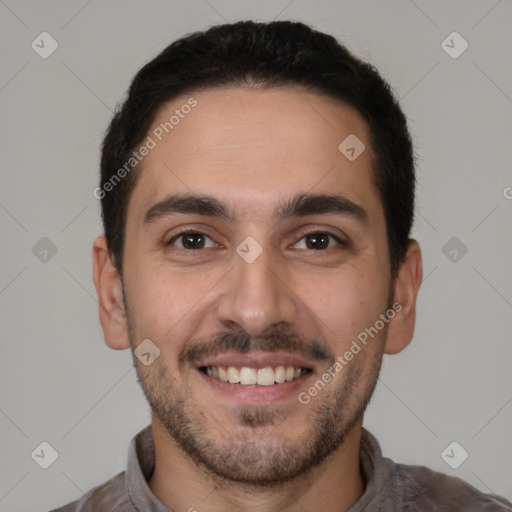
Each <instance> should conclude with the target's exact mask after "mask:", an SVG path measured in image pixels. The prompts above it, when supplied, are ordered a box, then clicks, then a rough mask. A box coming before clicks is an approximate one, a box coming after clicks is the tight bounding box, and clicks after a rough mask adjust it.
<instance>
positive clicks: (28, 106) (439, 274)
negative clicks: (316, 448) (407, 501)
mask: <svg viewBox="0 0 512 512" xmlns="http://www.w3.org/2000/svg"><path fill="white" fill-rule="evenodd" d="M248 18H252V19H256V20H272V19H294V20H301V21H304V22H306V23H309V24H312V25H313V26H315V27H316V28H318V29H321V30H323V31H326V32H328V33H331V34H333V35H334V36H336V37H337V38H339V39H340V40H341V41H342V42H344V43H345V44H346V45H347V46H348V47H349V48H350V49H351V50H353V51H354V52H355V53H356V54H357V55H359V56H360V57H362V58H364V59H367V60H369V61H371V62H372V63H373V64H375V65H376V66H377V67H378V68H379V69H380V70H381V72H382V73H383V75H384V76H385V77H386V78H387V79H388V80H389V81H390V82H391V84H392V85H393V87H394V88H395V89H396V91H397V93H398V95H399V97H400V99H401V103H402V106H403V108H404V110H405V112H406V114H407V116H408V118H409V120H410V128H411V130H412V133H413V136H414V140H415V145H416V151H417V155H418V179H419V186H418V190H417V212H416V214H417V218H416V222H415V227H414V233H413V236H414V237H415V238H417V239H418V240H419V242H420V244H421V245H422V248H423V258H424V271H425V274H424V275H425V279H424V282H423V284H422V287H421V290H420V294H419V303H418V312H417V329H416V335H415V338H414V340H413V343H412V344H411V345H410V347H409V348H407V349H406V350H405V352H403V353H401V354H399V355H396V356H386V359H385V363H384V368H383V372H382V375H381V379H380V384H379V386H378V389H377V391H376V394H375V396H374V399H373V401H372V404H371V406H370V408H369V411H368V413H367V416H366V419H365V425H366V427H367V428H369V429H370V430H371V431H372V432H373V433H375V434H376V436H377V437H378V439H379V440H380V442H381V444H382V447H383V451H384V453H385V454H386V455H387V456H389V457H391V458H393V459H395V460H396V461H400V462H403V463H409V464H410V463H416V464H424V465H427V466H430V467H431V468H434V469H436V470H439V471H443V472H445V473H448V474H451V475H456V476H460V477H462V478H464V479H465V480H467V481H469V482H470V483H471V484H473V485H474V486H476V487H477V488H479V489H481V490H483V491H485V492H495V493H498V494H502V495H504V496H506V497H507V498H508V499H512V463H511V461H512V442H511V440H510V432H511V426H512V376H511V375H512V363H511V361H512V343H511V337H512V336H511V332H512V314H511V313H512V273H511V270H510V268H511V261H512V240H511V236H510V234H511V221H512V200H510V199H507V198H506V197H505V196H506V195H507V191H508V195H509V197H510V196H512V189H510V188H509V189H507V187H512V173H511V160H512V157H511V142H512V141H511V133H512V99H511V98H512V71H511V64H510V63H511V62H512V54H511V48H512V31H511V30H510V27H511V25H512V2H510V1H508V0H504V1H503V0H502V1H495V0H493V1H484V0H479V1H477V0H471V1H468V0H459V1H451V2H444V1H441V0H439V1H431V2H428V1H425V0H415V1H414V2H413V1H408V0H386V1H377V0H375V1H360V0H353V1H348V0H346V1H334V0H320V1H314V2H313V1H306V0H294V1H291V2H290V0H279V1H276V0H274V1H268V0H266V1H259V2H258V4H257V5H256V3H255V2H252V1H251V2H249V1H243V2H241V1H236V0H208V1H206V0H191V1H184V0H180V1H156V0H155V1H150V2H142V1H138V2H136V1H120V0H118V1H111V2H100V1H99V0H92V1H89V2H87V1H84V0H77V1H60V2H57V1H55V2H36V1H27V0H25V1H17V2H15V1H14V0H5V1H0V33H1V34H2V36H3V41H2V50H1V54H2V55H1V59H2V62H1V71H0V108H1V119H2V133H1V144H2V145H1V153H0V154H1V161H2V164H1V177H2V186H1V189H0V227H1V234H2V264H1V266H0V308H1V317H0V319H1V320H0V321H1V336H2V345H1V347H2V351H1V358H0V361H1V363H0V364H1V383H0V430H1V437H0V450H1V456H0V460H1V470H0V510H2V511H4V512H5V511H44V510H49V509H51V508H53V507H56V506H57V505H62V504H64V503H67V502H68V501H71V500H72V499H77V498H79V497H80V496H81V495H82V494H83V493H84V492H85V491H87V490H89V489H90V488H91V487H93V486H95V485H98V484H100V483H102V482H104V481H105V480H106V479H108V478H110V477H112V476H114V475H115V474H116V473H118V472H119V471H121V470H122V469H124V468H125V465H126V451H127V447H128V443H129V440H130V439H131V438H132V436H133V435H134V434H135V433H136V432H138V431H139V430H140V429H141V428H143V427H144V426H145V425H147V424H148V423H149V412H148V407H147V405H146V402H145V400H144V397H143V395H142V392H141V391H140V389H139V387H138V385H137V383H136V376H135V370H134V369H133V367H132V365H131V356H130V353H129V352H128V351H124V352H115V351H112V350H110V349H108V348H107V347H106V345H105V344H104V342H103V335H102V331H101V328H100V325H99V321H98V314H97V309H98V306H97V302H96V297H95V291H94V286H93V281H92V272H91V268H92V262H91V244H92V242H93V239H94V238H95V237H96V236H97V235H98V234H100V232H101V225H100V213H99V212H100V210H99V202H98V201H97V200H96V199H95V198H94V197H93V195H92V191H93V189H94V187H95V186H97V179H98V161H99V144H100V141H101V138H102V133H103V131H104V129H105V128H106V126H107V123H108V121H109V119H110V117H111V115H112V112H111V111H112V109H113V108H114V105H115V104H116V102H117V101H119V100H120V99H121V98H122V97H123V94H124V93H125V91H126V89H127V87H128V84H129V82H130V80H131V78H132V77H133V75H134V74H135V72H136V71H137V70H138V69H139V68H140V67H141V66H142V65H143V64H145V63H146V62H147V61H148V60H150V59H151V58H153V57H154V56H155V55H156V54H157V53H158V52H159V51H160V50H162V49H163V48H164V47H165V46H167V45H168V44H169V43H170V42H171V41H172V40H174V39H176V38H177V37H179V36H181V35H183V34H185V33H188V32H190V31H194V30H198V29H204V28H206V27H208V26H210V25H212V24H216V23H220V22H223V21H224V20H227V21H235V20H238V19H248ZM43 31H47V32H49V33H50V34H51V35H52V36H53V37H54V38H55V39H56V40H57V42H58V44H59V47H58V49H57V51H56V52H55V53H54V54H52V55H51V56H50V57H49V58H48V59H46V60H44V59H42V58H41V57H39V55H38V54H36V53H35V51H33V50H32V48H31V42H32V41H33V40H34V39H35V38H36V37H37V36H38V35H39V34H40V33H41V32H43ZM453 31H457V32H459V33H460V34H461V35H462V36H463V38H464V39H465V40H466V41H467V42H468V43H469V48H468V49H467V51H466V52H465V53H463V54H462V55H461V56H460V57H459V58H457V59H453V58H451V57H450V56H449V55H448V54H447V53H446V52H445V51H444V50H443V49H442V47H441V42H442V41H443V40H444V39H445V38H446V37H447V36H448V35H449V34H450V33H452V32H453ZM454 236H455V237H457V238H459V239H460V240H461V241H462V242H463V243H464V244H465V245H466V246H467V248H468V252H467V254H466V255H465V256H464V257H463V258H461V259H460V260H459V261H458V262H456V263H454V262H452V261H450V260H449V259H448V258H447V256H445V254H443V252H442V248H443V246H444V245H445V244H446V243H447V242H448V240H450V239H451V238H452V237H454ZM42 237H48V238H49V239H50V240H51V241H52V242H53V243H54V244H55V245H56V246H57V248H58V252H57V254H56V255H55V256H53V257H52V258H51V259H49V261H47V262H46V263H43V262H41V261H40V260H39V259H38V258H36V256H35V255H34V254H33V253H32V247H33V246H34V245H35V244H36V243H37V242H38V240H40V239H41V238H42ZM42 441H47V442H49V443H50V444H51V445H52V446H53V447H54V448H55V449H56V450H57V451H58V453H59V457H58V459H57V460H56V461H55V463H54V464H53V465H51V466H50V467H49V468H48V469H46V470H43V469H41V468H40V467H39V466H38V465H37V464H36V463H35V462H34V461H33V460H32V458H31V456H30V454H31V453H32V451H33V450H34V449H35V448H36V447H37V446H38V445H39V444H40V443H41V442H42ZM452 441H457V442H458V443H460V444H461V445H462V446H463V447H464V448H465V449H466V450H467V451H468V452H469V458H468V459H467V460H466V461H465V462H464V463H463V464H462V465H461V466H460V467H459V468H458V469H456V470H453V469H451V468H450V467H449V466H448V465H447V464H446V463H445V462H444V461H443V460H442V458H441V456H440V454H441V452H442V451H443V450H444V448H445V447H446V446H448V445H449V443H451V442H452Z"/></svg>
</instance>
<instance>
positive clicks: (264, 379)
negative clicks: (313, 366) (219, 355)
mask: <svg viewBox="0 0 512 512" xmlns="http://www.w3.org/2000/svg"><path fill="white" fill-rule="evenodd" d="M306 371H307V370H305V369H303V368H301V367H300V366H276V367H274V368H272V367H271V366H266V367H265V368H259V369H258V368H248V367H247V366H242V367H241V368H238V367H236V366H228V367H226V366H207V367H206V374H207V375H209V376H210V377H214V378H216V379H220V380H221V381H223V382H230V383H231V384H243V385H250V384H259V385H260V386H271V385H272V384H274V383H275V382H277V383H282V382H285V381H291V380H293V379H296V378H298V377H300V376H301V375H302V374H303V373H304V372H306Z"/></svg>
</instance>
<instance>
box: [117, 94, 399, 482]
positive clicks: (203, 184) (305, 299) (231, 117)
mask: <svg viewBox="0 0 512 512" xmlns="http://www.w3.org/2000/svg"><path fill="white" fill-rule="evenodd" d="M192 96H193V97H194V98H195V99H196V100H197V106H195V107H194V108H193V109H191V111H190V113H188V114H187V115H186V116H184V117H183V118H182V119H180V121H179V124H176V125H175V126H174V128H173V129H172V131H170V132H169V133H168V134H165V132H164V133H163V136H162V140H161V141H159V140H158V138H157V137H155V136H154V135H152V131H153V130H154V129H155V128H157V127H158V126H159V125H160V123H165V122H166V121H168V120H169V118H170V117H171V116H172V115H173V114H174V111H175V110H176V109H180V107H181V106H182V105H184V104H185V103H187V99H188V96H187V97H182V98H179V99H177V100H175V101H173V102H172V103H169V104H167V105H165V106H164V107H163V108H162V109H161V110H160V112H159V114H158V116H157V118H156V120H155V122H154V125H153V127H152V129H151V131H150V132H149V133H148V134H149V135H151V136H152V138H153V139H154V140H155V142H157V145H156V147H155V148H153V149H151V151H150V152H149V154H148V155H147V156H146V157H145V159H144V161H143V168H142V171H141V172H142V174H141V176H140V177H139V180H138V183H137V185H136V187H135V189H134V191H133V194H132V196H131V199H130V203H129V208H128V216H127V225H126V239H125V251H124V261H123V269H124V275H123V277H124V284H125V299H126V307H127V314H128V323H129V327H130V329H129V331H130V341H131V344H132V348H135V347H136V346H137V345H138V344H140V343H141V342H142V341H143V340H145V339H150V340H151V341H152V343H154V344H155V345H156V346H158V348H159V350H160V356H159V357H158V358H157V359H155V361H154V362H153V363H151V364H150V365H148V366H145V365H143V364H142V363H141V362H140V361H138V360H137V359H134V362H135V363H136V367H137V372H138V376H139V380H140V382H141V385H142V387H143V389H144V392H145V394H146V396H147V398H148V401H149V402H150V404H151V407H152V410H153V413H154V415H155V416H156V418H157V419H158V421H159V422H161V424H162V426H163V427H164V428H165V429H166V430H167V431H168V433H169V434H170V436H171V438H172V439H174V440H175V441H176V442H177V443H178V444H179V445H180V446H181V448H182V449H183V450H184V451H185V452H186V453H187V454H188V455H189V456H191V457H192V458H193V460H194V461H195V462H197V463H199V464H200V465H202V466H203V467H206V468H207V469H209V470H210V471H212V472H213V473H214V474H217V475H220V476H222V477H226V478H228V479H232V480H237V481H245V482H252V483H256V484H265V483H269V482H271V481H274V482H277V481H283V480H286V479H288V478H291V477H293V476H295V475H297V474H300V473H301V472H304V471H305V470H307V469H309V468H311V467H312V466H315V465H317V464H318V463H319V462H320V461H322V460H323V459H324V458H325V457H326V456H327V455H328V454H329V453H331V452H332V451H333V450H335V449H336V448H337V447H338V446H339V445H340V443H341V442H342V440H343V438H344V435H345V433H346V432H347V430H348V429H350V427H351V426H353V425H354V424H355V422H356V421H357V420H358V419H360V417H361V415H362V412H363V410H364V407H365V405H366V403H367V401H368V400H369V397H370V396H371V393H372V391H373V388H374V385H375V382H376V380H377V376H378V372H379V369H380V363H381V358H382V353H383V345H384V341H385V338H386V328H383V329H381V330H380V331H379V332H378V334H377V335H375V336H374V337H373V338H368V340H369V342H368V343H367V345H366V346H363V345H362V344H361V343H359V345H361V347H362V349H361V351H359V352H358V353H357V354H355V355H354V357H353V359H352V360H351V361H348V362H347V364H346V365H344V366H343V368H342V369H341V370H339V371H335V372H334V375H335V377H334V378H333V379H331V380H330V382H328V383H327V384H326V385H325V386H317V387H318V388H319V389H320V390H319V391H318V392H317V393H316V396H312V395H313V394H314V393H308V396H310V398H311V399H310V400H309V402H308V403H307V404H305V403H303V402H305V401H306V400H304V396H305V395H304V392H306V393H307V392H308V389H310V388H311V386H313V385H314V384H315V382H317V381H318V379H321V377H322V375H323V374H325V373H326V372H327V370H328V369H329V368H330V367H332V365H333V364H334V362H335V360H336V359H337V358H338V357H339V356H343V355H344V354H345V352H347V351H348V350H349V349H350V347H351V345H352V342H353V341H354V340H355V339H356V338H357V335H358V334H360V333H361V332H362V331H364V330H365V329H366V328H370V327H372V326H374V325H375V323H376V321H377V320H378V319H379V317H380V315H381V314H382V313H384V312H385V311H386V310H387V309H388V307H389V306H390V302H389V299H390V286H391V278H390V273H389V259H388V247H387V238H386V226H385V218H384V213H383V208H382V204H381V201H380V199H379V196H378V191H377V190H376V188H375V186H374V185H373V182H372V175H371V166H372V159H371V148H370V139H369V132H368V128H367V126H366V124H365V122H364V121H363V120H362V118H361V117H360V115H359V114H358V113H357V112H356V111H354V110H353V109H351V108H349V107H347V106H344V105H342V104H340V103H339V102H335V101H333V100H331V99H327V98H324V97H320V96H317V95H313V94H305V93H300V94H299V93H298V92H296V91H294V90H291V89H282V90H276V91H254V90H248V89H241V88H230V89H223V90H220V89H214V90H208V91H201V92H197V93H195V94H192ZM350 134H355V135H356V136H357V137H358V138H359V139H360V140H361V141H362V142H363V143H364V144H365V146H366V150H365V151H363V153H362V154H361V155H360V156H359V157H358V158H356V159H355V160H353V161H350V160H349V159H348V158H347V157H346V156H345V155H344V154H342V153H341V152H340V150H339V149H338V146H339V145H340V143H341V142H342V141H343V140H344V139H345V138H346V137H347V136H349V135H350ZM175 196H200V197H201V198H202V199H207V200H209V201H213V200H214V201H216V202H218V203H219V204H221V205H223V207H224V209H225V216H222V217H221V216H219V215H218V211H217V210H216V209H215V208H212V207H211V206H208V205H205V202H204V201H203V203H202V209H201V208H200V206H201V205H200V204H199V203H198V202H197V201H192V200H189V201H186V202H183V201H181V202H178V201H176V200H175ZM300 196H304V197H303V198H302V200H301V201H296V200H297V198H299V197H300ZM308 196H337V198H338V199H341V202H336V201H333V200H332V199H331V200H327V199H325V198H323V199H322V200H320V201H316V202H315V201H314V200H312V201H309V202H308V201H307V198H308ZM170 198H171V199H172V198H174V200H172V201H168V202H167V203H166V202H165V201H166V200H168V199H170ZM294 200H295V202H294ZM159 203H160V204H159ZM158 204H159V206H158V207H155V205H158ZM177 205H178V206H179V208H177ZM329 205H331V207H328V206H329ZM285 206H288V208H285ZM183 231H185V232H188V233H189V234H188V235H180V234H181V233H182V232H183ZM230 367H231V368H230ZM242 368H244V369H242ZM264 368H265V369H264ZM269 368H270V369H269ZM289 368H293V369H292V370H290V369H289ZM300 368H303V370H300ZM258 370H262V371H260V372H258ZM331 371H332V370H331ZM224 372H226V373H227V375H228V376H229V378H230V379H231V380H238V378H242V383H232V382H229V381H228V382H225V380H226V374H225V373H224ZM211 373H213V375H209V374H211ZM258 373H259V377H258ZM287 373H288V375H287ZM240 374H241V375H240ZM287 376H288V377H289V378H292V376H293V380H286V377H287ZM254 378H256V379H260V380H259V382H261V384H244V382H253V380H254ZM283 379H284V382H276V383H273V384H270V383H271V382H274V381H275V380H277V381H280V380H283ZM301 393H302V395H301ZM299 396H302V397H303V399H302V400H299Z"/></svg>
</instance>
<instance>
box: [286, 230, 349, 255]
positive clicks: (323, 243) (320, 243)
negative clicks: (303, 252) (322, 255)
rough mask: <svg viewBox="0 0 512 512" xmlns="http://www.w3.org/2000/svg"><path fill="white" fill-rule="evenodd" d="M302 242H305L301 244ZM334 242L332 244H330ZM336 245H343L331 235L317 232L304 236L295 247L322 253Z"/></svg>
mask: <svg viewBox="0 0 512 512" xmlns="http://www.w3.org/2000/svg"><path fill="white" fill-rule="evenodd" d="M303 240H304V241H305V242H303ZM333 240H334V243H333V242H332V241H333ZM336 245H344V244H343V242H342V241H341V240H340V239H339V238H338V237H336V236H334V235H332V234H331V233H326V232H323V231H318V232H315V233H308V234H306V235H304V236H303V237H302V238H301V240H300V242H298V243H297V244H296V246H295V247H297V248H298V249H310V250H314V251H322V250H325V249H330V248H331V247H334V246H336Z"/></svg>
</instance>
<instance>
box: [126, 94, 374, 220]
mask: <svg viewBox="0 0 512 512" xmlns="http://www.w3.org/2000/svg"><path fill="white" fill-rule="evenodd" d="M191 105H193V106H192V107H191ZM147 135H148V138H150V139H151V141H152V142H151V145H152V146H153V147H152V149H151V150H150V151H149V152H148V154H147V155H146V156H145V157H144V159H143V161H142V163H141V168H140V169H139V171H138V172H141V175H140V176H139V179H138V180H137V185H136V187H135V190H134V192H133V194H132V198H131V201H130V203H131V206H130V208H129V216H130V215H136V216H138V217H141V216H143V213H144V212H145V211H146V210H147V208H149V207H150V206H151V205H152V204H154V203H156V202H158V201H161V200H163V199H164V198H165V197H166V196H167V195H170V194H174V193H187V194H191V193H192V194H208V195H213V196H216V197H218V198H219V199H221V200H222V201H223V202H226V203H228V204H229V205H230V206H231V207H233V209H234V210H236V209H238V210H240V211H246V212H247V213H252V214H254V215H256V217H254V218H257V217H259V216H261V215H262V211H261V206H262V205H265V206H266V207H267V208H269V209H270V208H271V205H272V203H276V201H277V200H278V199H282V198H284V197H287V196H288V197H290V196H292V195H296V193H332V192H339V193H343V194H344V195H345V196H347V197H348V198H349V199H351V200H353V201H354V202H357V203H360V204H361V203H363V204H366V208H367V209H369V210H371V209H374V210H375V212H374V213H375V214H379V213H382V210H381V209H380V201H379V197H378V193H377V191H376V189H375V187H374V185H373V181H372V153H371V147H370V142H369V140H370V137H369V130H368V126H367V125H366V123H365V121H364V120H363V119H362V117H361V116H360V115H359V113H358V112H357V111H356V110H354V109H353V108H351V107H349V106H347V105H344V104H343V103H341V102H339V101H336V100H333V99H330V98H327V97H324V96H320V95H316V94H312V93H306V92H303V91H298V90H294V89H275V90H260V89H249V88H235V87H230V88H222V89H210V90H205V91H197V92H195V93H191V94H190V95H186V96H181V97H179V98H176V99H174V100H173V101H172V102H169V103H167V104H165V105H163V106H162V107H161V108H160V110H159V111H158V113H157V115H156V117H155V120H154V122H153V124H152V127H151V128H150V131H149V132H148V134H147ZM354 136H355V137H357V139H354ZM347 137H348V139H347ZM148 140H149V139H148ZM345 140H348V141H350V142H351V144H349V145H350V146H354V144H353V142H354V140H356V144H357V140H359V141H361V142H362V143H363V144H364V146H365V147H366V149H365V150H364V151H363V152H362V153H361V154H360V155H359V157H358V158H356V159H355V160H353V161H351V160H350V159H348V158H347V156H346V155H345V154H343V153H342V152H341V151H340V149H339V146H340V144H342V143H343V141H345ZM345 146H346V144H345ZM343 147H344V146H343V144H342V148H343ZM361 147H362V146H360V147H359V146H358V147H356V150H360V148H361ZM349 154H350V153H349ZM378 210H380V212H379V211H378ZM130 211H131V213H130ZM369 213H371V212H369Z"/></svg>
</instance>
